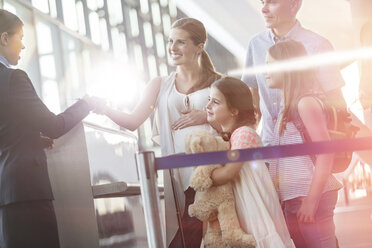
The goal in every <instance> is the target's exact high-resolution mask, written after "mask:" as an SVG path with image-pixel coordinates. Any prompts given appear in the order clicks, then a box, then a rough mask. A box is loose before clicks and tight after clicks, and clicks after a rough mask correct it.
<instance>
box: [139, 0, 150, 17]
mask: <svg viewBox="0 0 372 248" xmlns="http://www.w3.org/2000/svg"><path fill="white" fill-rule="evenodd" d="M140 5H141V12H142V13H144V14H147V13H149V2H148V0H140Z"/></svg>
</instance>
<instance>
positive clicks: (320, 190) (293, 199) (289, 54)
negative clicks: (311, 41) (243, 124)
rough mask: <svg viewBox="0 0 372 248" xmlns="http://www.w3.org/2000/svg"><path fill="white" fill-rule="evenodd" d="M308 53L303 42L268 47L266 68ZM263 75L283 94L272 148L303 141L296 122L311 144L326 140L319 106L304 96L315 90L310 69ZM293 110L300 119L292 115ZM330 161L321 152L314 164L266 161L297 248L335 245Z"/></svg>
mask: <svg viewBox="0 0 372 248" xmlns="http://www.w3.org/2000/svg"><path fill="white" fill-rule="evenodd" d="M306 55H307V54H306V50H305V48H304V47H303V45H302V44H301V43H299V42H296V41H292V40H287V41H283V42H279V43H277V44H275V45H274V46H272V47H271V48H270V49H269V50H268V54H267V59H266V61H267V63H268V64H270V63H272V62H277V61H281V60H288V59H293V58H296V57H303V56H306ZM265 77H266V81H267V85H268V87H270V88H275V89H280V90H281V92H282V94H283V98H282V99H283V100H282V104H281V112H280V113H279V116H278V121H277V122H276V125H275V129H274V135H275V143H274V144H276V145H285V144H293V143H303V142H304V140H303V139H302V136H301V134H300V133H299V131H298V130H297V128H296V127H295V125H294V118H301V119H302V122H303V123H304V125H305V128H306V130H307V132H308V135H309V136H310V138H311V140H312V141H325V140H329V139H330V137H329V134H328V130H327V123H326V119H325V115H324V113H323V111H322V106H321V104H320V103H319V102H318V100H317V99H315V98H314V97H311V96H309V95H308V96H304V94H306V93H309V92H312V91H316V90H317V89H318V87H317V85H316V84H315V80H314V76H313V72H312V70H297V71H285V72H277V73H267V74H266V75H265ZM295 110H297V111H298V115H296V114H294V113H297V112H294V111H295ZM296 116H297V117H296ZM332 162H333V155H332V154H319V155H317V156H316V162H315V164H313V162H312V160H311V158H310V156H299V157H290V158H282V159H278V160H275V161H273V162H272V163H270V174H271V176H272V179H273V180H274V182H278V183H277V187H278V192H279V198H280V200H281V201H282V202H283V203H284V206H285V217H286V220H287V224H288V229H289V232H290V233H291V237H292V239H293V241H294V242H295V244H296V246H297V247H314V248H321V247H327V248H330V247H336V243H337V242H336V237H335V226H334V222H333V211H334V208H335V205H336V202H337V190H338V189H340V188H341V187H342V185H341V184H340V183H339V182H338V181H337V180H336V178H335V177H334V176H333V175H332V174H331V170H332Z"/></svg>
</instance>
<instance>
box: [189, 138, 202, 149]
mask: <svg viewBox="0 0 372 248" xmlns="http://www.w3.org/2000/svg"><path fill="white" fill-rule="evenodd" d="M201 143H202V139H201V137H200V136H192V139H191V144H190V148H191V152H192V153H197V152H204V148H203V146H202V144H201Z"/></svg>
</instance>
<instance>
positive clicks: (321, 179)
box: [297, 97, 333, 223]
mask: <svg viewBox="0 0 372 248" xmlns="http://www.w3.org/2000/svg"><path fill="white" fill-rule="evenodd" d="M298 113H299V115H300V117H301V119H302V121H303V123H304V125H305V127H306V130H307V132H308V134H309V136H310V138H311V140H312V141H313V142H316V141H327V140H330V137H329V133H328V129H327V122H326V118H325V114H324V112H323V109H322V106H321V105H320V103H319V102H318V101H317V100H316V99H314V98H313V97H304V98H302V99H301V100H300V101H299V103H298ZM332 165H333V154H319V155H317V157H316V163H315V168H314V174H313V179H312V182H311V185H310V190H309V193H308V195H307V196H306V197H305V198H304V199H303V202H302V205H301V208H300V210H299V211H298V213H297V218H298V219H299V221H301V222H304V223H311V222H314V215H315V212H316V210H317V209H318V204H319V200H320V197H321V196H322V193H323V190H324V186H325V184H326V182H327V180H328V178H329V176H330V175H331V173H332Z"/></svg>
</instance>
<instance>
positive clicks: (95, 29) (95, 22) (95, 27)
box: [89, 12, 101, 44]
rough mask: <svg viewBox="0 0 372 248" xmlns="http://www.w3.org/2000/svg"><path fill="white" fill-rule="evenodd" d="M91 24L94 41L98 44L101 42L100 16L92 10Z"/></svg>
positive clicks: (90, 15)
mask: <svg viewBox="0 0 372 248" xmlns="http://www.w3.org/2000/svg"><path fill="white" fill-rule="evenodd" d="M89 25H90V33H91V35H92V41H93V42H94V43H96V44H101V34H100V31H99V26H100V24H99V17H98V14H97V13H96V12H91V13H90V14H89Z"/></svg>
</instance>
